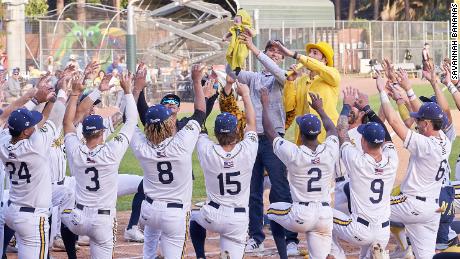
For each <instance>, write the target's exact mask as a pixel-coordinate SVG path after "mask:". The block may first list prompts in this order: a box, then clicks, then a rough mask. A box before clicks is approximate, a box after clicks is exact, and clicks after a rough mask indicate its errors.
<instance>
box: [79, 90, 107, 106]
mask: <svg viewBox="0 0 460 259" xmlns="http://www.w3.org/2000/svg"><path fill="white" fill-rule="evenodd" d="M90 93H91V92H86V93H84V94H82V95H80V99H79V100H78V103H81V102H83V100H84V99H85V98H86V97H87V96H88V95H89V94H90ZM100 103H101V99H97V100H96V101H94V103H93V105H98V104H100Z"/></svg>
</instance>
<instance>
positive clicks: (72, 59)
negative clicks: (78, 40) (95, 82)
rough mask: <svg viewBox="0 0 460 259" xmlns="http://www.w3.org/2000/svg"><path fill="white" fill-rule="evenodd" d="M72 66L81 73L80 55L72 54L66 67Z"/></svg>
mask: <svg viewBox="0 0 460 259" xmlns="http://www.w3.org/2000/svg"><path fill="white" fill-rule="evenodd" d="M70 65H72V66H74V67H75V69H76V70H78V71H81V68H80V64H79V63H78V55H76V54H71V55H70V56H69V62H67V64H66V65H65V67H68V66H70Z"/></svg>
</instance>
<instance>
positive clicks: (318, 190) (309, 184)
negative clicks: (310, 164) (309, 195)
mask: <svg viewBox="0 0 460 259" xmlns="http://www.w3.org/2000/svg"><path fill="white" fill-rule="evenodd" d="M315 172H316V173H317V174H318V175H317V176H316V177H312V178H310V179H308V182H307V183H308V186H307V192H320V191H321V187H311V184H312V183H313V182H317V181H319V180H321V169H319V168H316V167H314V168H312V169H310V170H308V172H307V174H308V175H311V174H312V173H315Z"/></svg>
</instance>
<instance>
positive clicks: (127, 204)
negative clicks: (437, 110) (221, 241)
mask: <svg viewBox="0 0 460 259" xmlns="http://www.w3.org/2000/svg"><path fill="white" fill-rule="evenodd" d="M414 90H415V92H416V93H417V96H420V95H424V96H427V97H429V96H431V95H432V94H433V91H432V89H431V87H429V86H428V85H417V86H414ZM446 96H447V97H448V100H449V104H450V107H451V108H452V109H454V108H455V104H454V102H453V100H452V98H451V96H450V94H446ZM369 102H370V104H371V106H372V108H373V109H375V110H377V109H378V107H379V105H380V101H379V97H378V96H377V95H374V96H371V97H370V98H369ZM339 106H340V107H341V106H342V104H341V103H339ZM217 114H219V111H218V110H213V112H212V113H211V114H210V116H209V117H208V119H207V122H206V127H207V129H208V132H209V133H210V134H211V135H213V132H214V120H215V118H216V116H217ZM187 115H190V114H187V113H183V114H181V116H187ZM286 138H287V139H289V140H292V139H293V138H294V127H291V128H289V130H288V131H287V133H286ZM459 153H460V138H459V137H457V139H456V140H455V142H454V144H453V146H452V152H451V155H450V164H451V168H455V162H456V161H457V157H458V155H459ZM119 171H120V172H123V173H125V172H126V173H133V174H137V175H142V170H141V167H140V165H139V161H138V160H137V159H136V158H135V157H134V155H133V152H132V151H131V149H128V151H127V152H126V154H125V156H124V158H123V161H122V162H121V165H120V170H119ZM193 172H194V175H195V181H194V182H193V202H197V201H201V200H204V199H206V189H205V186H204V177H203V172H202V170H201V167H200V163H199V161H198V159H197V156H196V153H194V154H193ZM453 175H454V173H452V174H451V177H452V176H453ZM131 201H132V195H129V196H124V197H121V198H119V199H118V203H117V210H119V211H121V210H130V209H131Z"/></svg>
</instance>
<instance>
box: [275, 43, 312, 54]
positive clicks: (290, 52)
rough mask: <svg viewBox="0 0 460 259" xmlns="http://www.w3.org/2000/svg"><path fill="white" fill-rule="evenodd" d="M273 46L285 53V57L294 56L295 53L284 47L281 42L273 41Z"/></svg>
mask: <svg viewBox="0 0 460 259" xmlns="http://www.w3.org/2000/svg"><path fill="white" fill-rule="evenodd" d="M271 44H272V45H273V46H275V47H277V48H278V49H279V50H280V52H281V53H283V55H284V56H289V57H292V56H294V51H292V50H289V49H288V48H286V47H285V46H283V44H281V42H279V41H271ZM307 54H308V53H307Z"/></svg>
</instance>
